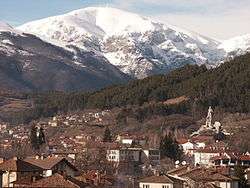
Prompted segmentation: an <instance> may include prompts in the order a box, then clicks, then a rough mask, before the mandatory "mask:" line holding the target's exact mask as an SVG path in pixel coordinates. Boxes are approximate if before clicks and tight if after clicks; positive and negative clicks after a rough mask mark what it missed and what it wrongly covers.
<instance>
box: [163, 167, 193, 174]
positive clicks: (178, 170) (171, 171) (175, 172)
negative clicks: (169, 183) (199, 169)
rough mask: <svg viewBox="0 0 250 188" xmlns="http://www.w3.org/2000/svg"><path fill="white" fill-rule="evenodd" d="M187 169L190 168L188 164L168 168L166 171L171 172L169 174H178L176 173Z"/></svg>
mask: <svg viewBox="0 0 250 188" xmlns="http://www.w3.org/2000/svg"><path fill="white" fill-rule="evenodd" d="M188 169H190V167H189V166H187V165H186V166H180V167H178V168H174V169H172V170H169V171H168V172H167V173H168V174H171V175H178V174H181V173H183V172H186V171H187V170H188Z"/></svg>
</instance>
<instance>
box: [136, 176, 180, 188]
mask: <svg viewBox="0 0 250 188" xmlns="http://www.w3.org/2000/svg"><path fill="white" fill-rule="evenodd" d="M184 186H185V182H184V181H183V180H181V179H180V178H175V177H171V176H167V175H159V176H150V177H146V178H143V179H141V180H139V188H184Z"/></svg>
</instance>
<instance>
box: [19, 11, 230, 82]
mask: <svg viewBox="0 0 250 188" xmlns="http://www.w3.org/2000/svg"><path fill="white" fill-rule="evenodd" d="M18 29H20V30H22V31H24V32H27V33H32V34H35V35H37V36H40V37H41V38H43V39H44V40H46V41H50V42H51V43H53V44H56V43H55V42H54V41H58V42H59V43H62V44H64V46H70V45H73V46H77V47H78V48H81V49H84V50H88V51H94V52H95V53H98V54H102V55H103V56H104V57H106V58H107V59H108V60H109V62H110V63H111V64H113V65H115V66H116V67H118V68H119V69H120V70H121V71H122V72H124V73H126V74H129V75H130V76H133V77H136V78H144V77H147V76H149V75H152V74H161V73H166V72H168V71H170V70H172V69H176V68H178V67H181V66H184V65H186V64H199V65H202V64H205V65H206V66H208V67H214V66H216V65H217V64H218V63H217V62H221V61H222V60H223V59H224V56H225V55H226V52H225V51H224V49H218V45H219V44H220V42H218V41H216V40H213V39H210V38H208V37H205V36H202V35H199V34H197V33H195V32H191V31H187V30H184V29H181V28H178V27H176V26H172V25H169V24H162V23H159V22H156V21H153V20H151V19H149V18H146V17H143V16H140V15H138V14H134V13H130V12H126V11H123V10H120V9H116V8H107V7H90V8H85V9H80V10H75V11H72V12H70V13H67V14H64V15H59V16H54V17H49V18H45V19H42V20H38V21H33V22H30V23H27V24H24V25H22V26H20V27H18Z"/></svg>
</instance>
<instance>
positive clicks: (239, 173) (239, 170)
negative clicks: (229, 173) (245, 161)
mask: <svg viewBox="0 0 250 188" xmlns="http://www.w3.org/2000/svg"><path fill="white" fill-rule="evenodd" d="M244 170H245V169H244V167H242V166H239V165H238V166H236V167H235V176H236V177H237V178H239V187H240V188H245V187H247V180H246V178H245V172H244Z"/></svg>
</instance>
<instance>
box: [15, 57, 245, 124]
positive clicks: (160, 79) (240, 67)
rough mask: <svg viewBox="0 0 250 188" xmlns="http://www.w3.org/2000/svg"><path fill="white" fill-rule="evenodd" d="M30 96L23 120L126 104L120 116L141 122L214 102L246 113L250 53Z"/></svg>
mask: <svg viewBox="0 0 250 188" xmlns="http://www.w3.org/2000/svg"><path fill="white" fill-rule="evenodd" d="M27 99H29V100H32V101H33V102H34V109H32V110H30V111H27V110H26V111H23V112H22V113H21V115H20V114H19V115H20V118H21V119H27V120H30V119H33V118H39V117H43V116H51V115H53V114H55V113H65V112H69V111H76V110H83V109H96V108H99V109H112V108H114V107H119V108H123V109H124V110H125V111H123V112H122V113H121V114H126V113H127V115H133V116H136V117H137V119H139V120H142V121H143V119H145V118H147V117H149V116H153V115H157V114H160V115H170V114H176V113H180V114H192V115H193V116H199V114H200V113H202V112H203V111H204V110H205V111H206V110H207V107H208V106H210V105H211V106H213V108H218V109H222V110H224V111H227V112H232V113H235V112H242V113H248V112H250V54H246V55H243V56H240V57H237V58H235V59H234V60H232V61H229V62H227V63H224V64H223V65H221V66H220V67H218V68H215V69H207V68H206V67H205V66H197V65H187V66H185V67H183V68H180V69H177V70H175V71H172V72H171V73H169V74H167V75H158V76H152V77H148V78H145V79H143V80H136V81H131V82H130V83H128V84H126V85H120V86H113V87H108V88H105V89H102V90H100V91H96V92H89V93H86V92H74V93H63V92H46V93H35V94H34V93H33V94H27ZM170 99H172V100H170ZM173 99H174V100H173ZM184 99H185V100H184ZM19 115H18V116H17V115H16V116H15V118H17V117H19ZM23 116H24V117H26V116H27V117H26V118H24V117H23Z"/></svg>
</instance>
